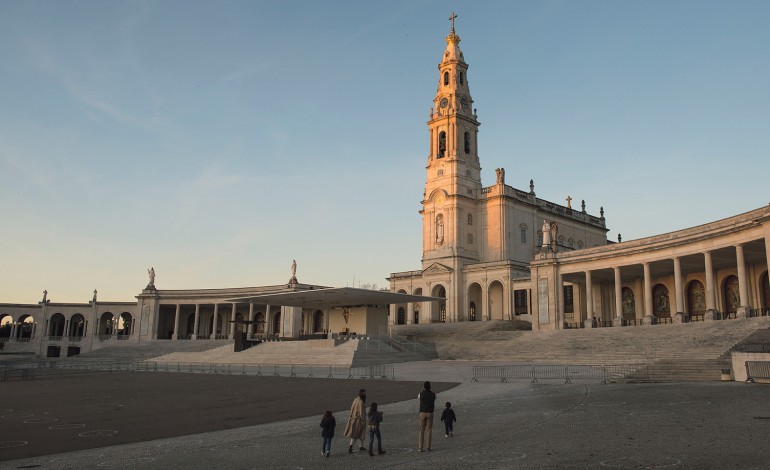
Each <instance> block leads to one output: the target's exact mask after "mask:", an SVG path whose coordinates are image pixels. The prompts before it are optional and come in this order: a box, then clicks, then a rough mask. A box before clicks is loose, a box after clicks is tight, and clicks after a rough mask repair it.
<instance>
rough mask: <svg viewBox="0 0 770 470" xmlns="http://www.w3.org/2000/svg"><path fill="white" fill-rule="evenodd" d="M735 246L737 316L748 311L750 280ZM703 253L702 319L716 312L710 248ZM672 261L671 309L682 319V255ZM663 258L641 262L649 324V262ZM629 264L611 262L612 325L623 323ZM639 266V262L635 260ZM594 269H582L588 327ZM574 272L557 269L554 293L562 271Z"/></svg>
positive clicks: (560, 285)
mask: <svg viewBox="0 0 770 470" xmlns="http://www.w3.org/2000/svg"><path fill="white" fill-rule="evenodd" d="M734 247H735V262H736V272H737V277H738V294H739V307H738V312H737V316H743V317H745V316H747V314H748V312H749V311H750V309H751V307H750V303H751V302H750V300H749V294H748V292H749V291H748V286H749V280H748V276H747V274H746V262H745V256H744V247H743V244H736V245H734ZM702 255H703V260H704V261H703V273H704V277H705V281H706V286H705V303H706V312H705V315H704V319H706V320H713V319H715V317H716V314H717V313H718V308H717V303H716V299H717V297H716V290H717V286H716V282H715V273H714V264H713V259H712V251H710V250H707V251H704V252H702ZM668 259H669V260H671V261H672V262H673V275H674V290H673V296H674V299H673V304H674V305H675V308H676V311H675V312H673V313H675V314H676V317H677V319H678V320H677V321H681V320H682V318H681V315H684V313H685V302H684V298H685V296H684V285H683V276H682V263H681V257H678V256H676V257H672V258H668ZM660 261H665V259H661V260H654V261H645V262H642V263H640V264H641V266H642V272H643V278H642V280H643V304H644V310H643V313H644V317H643V319H642V323H643V324H651V323H652V322H653V317H654V312H653V279H652V275H651V272H650V263H652V262H660ZM629 266H632V265H623V266H619V265H615V266H612V270H613V274H614V276H613V283H614V296H615V302H614V310H615V317H614V319H613V325H615V326H619V325H622V323H623V318H622V317H623V292H622V289H623V278H622V275H621V269H622V268H623V267H629ZM637 266H638V264H637ZM596 271H597V270H596V269H594V270H590V269H589V270H585V271H583V272H584V276H585V305H586V310H585V312H586V318H585V319H584V326H585V327H587V328H590V327H591V326H592V325H593V320H594V315H595V313H596V312H595V309H594V299H593V273H594V272H596ZM576 273H579V271H577V272H572V273H564V272H560V274H559V275H558V276H557V281H556V282H557V284H556V293H557V295H560V293H561V292H562V288H563V276H564V275H565V274H576ZM557 305H558V306H559V309H558V313H559V320H560V321H563V319H564V318H565V313H564V303H563V302H561V301H558V302H557Z"/></svg>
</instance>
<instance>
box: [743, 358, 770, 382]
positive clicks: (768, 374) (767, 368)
mask: <svg viewBox="0 0 770 470" xmlns="http://www.w3.org/2000/svg"><path fill="white" fill-rule="evenodd" d="M755 379H756V380H770V361H746V383H749V382H751V383H756V380H755Z"/></svg>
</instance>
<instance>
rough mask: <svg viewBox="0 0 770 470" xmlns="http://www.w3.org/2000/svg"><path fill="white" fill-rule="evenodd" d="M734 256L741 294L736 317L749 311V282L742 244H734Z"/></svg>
mask: <svg viewBox="0 0 770 470" xmlns="http://www.w3.org/2000/svg"><path fill="white" fill-rule="evenodd" d="M735 256H736V258H737V260H736V261H737V263H738V293H739V294H740V296H741V299H740V302H739V307H738V312H737V314H736V316H737V317H738V318H746V317H747V316H749V314H750V313H751V307H750V306H749V284H748V281H747V280H746V260H745V258H744V256H743V245H735Z"/></svg>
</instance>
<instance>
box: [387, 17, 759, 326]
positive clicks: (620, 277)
mask: <svg viewBox="0 0 770 470" xmlns="http://www.w3.org/2000/svg"><path fill="white" fill-rule="evenodd" d="M446 42H447V47H446V50H445V51H444V54H443V56H442V61H441V63H440V64H439V66H438V68H439V84H438V90H437V92H436V96H435V98H434V108H432V109H431V113H430V118H429V120H428V123H427V124H428V129H429V142H430V144H429V155H428V162H427V179H426V184H425V192H424V194H423V201H422V207H423V208H422V210H421V211H420V214H421V215H422V222H423V225H422V227H423V233H422V245H423V256H422V269H421V270H414V271H405V272H395V273H392V274H391V275H390V277H389V278H388V280H389V282H390V289H391V291H393V292H403V293H409V294H418V295H430V296H435V297H443V298H445V299H446V300H444V301H440V302H423V303H409V304H400V305H391V312H390V313H391V314H390V322H391V323H393V324H412V323H431V322H455V321H486V320H511V319H514V318H519V319H524V320H528V321H531V322H532V327H533V329H534V330H553V329H561V328H570V327H594V326H614V325H637V324H639V325H644V324H655V323H670V322H683V321H697V320H712V319H718V318H730V317H734V316H748V315H755V314H766V313H767V311H768V307H769V306H770V305H769V302H770V300H769V299H768V298H769V297H770V293H769V292H768V291H769V290H770V288H768V269H767V266H768V265H767V261H768V258H770V256H769V255H768V251H767V250H768V248H767V247H769V246H770V235H768V234H769V233H770V222H769V220H770V208H768V207H765V208H761V209H757V210H755V211H751V212H748V213H746V214H741V215H738V216H735V217H731V218H728V219H725V220H721V221H717V222H712V223H709V224H706V225H702V226H698V227H693V228H690V229H686V230H681V231H677V232H673V233H668V234H663V235H658V236H654V237H648V238H644V239H640V240H633V241H628V242H622V243H621V242H618V243H613V242H610V241H608V240H607V239H606V233H607V228H606V225H605V218H604V210H603V209H600V216H599V217H596V216H594V215H590V214H588V213H587V212H586V210H585V203H584V202H581V204H580V209H573V208H572V207H571V200H568V201H567V206H566V207H565V206H562V205H559V204H554V203H552V202H549V201H544V200H542V199H539V198H537V197H536V195H535V189H534V183H533V182H532V181H530V188H529V191H526V190H519V189H516V188H513V187H510V186H508V185H506V184H505V170H504V169H502V168H498V169H497V170H496V183H495V184H494V185H492V186H487V187H484V186H482V184H481V178H480V172H481V165H480V161H479V156H478V145H477V142H478V129H479V126H480V123H479V121H478V116H477V112H476V110H475V109H472V103H473V100H472V99H471V94H470V88H469V85H468V74H467V72H468V64H467V63H466V62H465V59H464V57H463V54H462V52H461V51H460V48H459V43H460V38H459V37H458V36H457V34H456V33H455V31H454V28H452V31H451V32H450V34H449V36H447V38H446Z"/></svg>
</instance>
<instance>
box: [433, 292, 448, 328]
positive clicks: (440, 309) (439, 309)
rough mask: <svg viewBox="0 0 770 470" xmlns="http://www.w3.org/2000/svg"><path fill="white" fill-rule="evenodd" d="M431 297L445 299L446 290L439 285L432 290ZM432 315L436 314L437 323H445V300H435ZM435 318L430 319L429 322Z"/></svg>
mask: <svg viewBox="0 0 770 470" xmlns="http://www.w3.org/2000/svg"><path fill="white" fill-rule="evenodd" d="M433 297H441V298H442V299H446V289H445V288H444V286H442V285H441V284H439V285H437V286H435V287H434V288H433ZM433 312H434V315H435V314H436V313H438V321H439V322H441V323H444V322H446V300H437V301H434V302H433ZM432 320H435V318H431V321H432Z"/></svg>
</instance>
